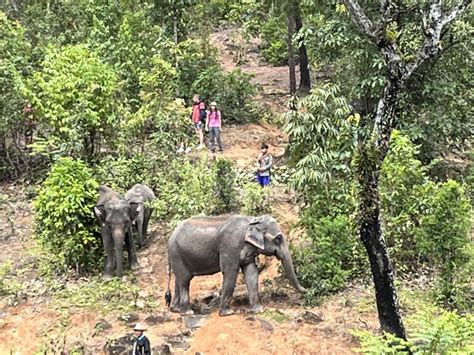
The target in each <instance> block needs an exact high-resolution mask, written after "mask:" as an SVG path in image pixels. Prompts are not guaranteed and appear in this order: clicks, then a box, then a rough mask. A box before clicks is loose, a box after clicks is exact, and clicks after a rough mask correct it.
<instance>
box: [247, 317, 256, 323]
mask: <svg viewBox="0 0 474 355" xmlns="http://www.w3.org/2000/svg"><path fill="white" fill-rule="evenodd" d="M245 320H248V321H249V322H255V321H256V320H257V318H255V317H254V316H250V317H247V318H245Z"/></svg>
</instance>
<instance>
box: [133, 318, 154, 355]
mask: <svg viewBox="0 0 474 355" xmlns="http://www.w3.org/2000/svg"><path fill="white" fill-rule="evenodd" d="M133 330H134V331H135V337H134V339H133V351H132V355H151V347H150V341H149V340H148V338H147V337H146V336H145V335H144V334H143V333H144V332H145V330H146V328H145V327H144V326H142V325H141V324H140V323H137V324H136V325H135V327H133Z"/></svg>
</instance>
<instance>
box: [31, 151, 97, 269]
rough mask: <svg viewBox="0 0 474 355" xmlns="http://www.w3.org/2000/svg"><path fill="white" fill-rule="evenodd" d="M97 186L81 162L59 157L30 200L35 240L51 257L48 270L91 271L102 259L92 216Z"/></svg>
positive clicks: (88, 170)
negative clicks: (33, 215)
mask: <svg viewBox="0 0 474 355" xmlns="http://www.w3.org/2000/svg"><path fill="white" fill-rule="evenodd" d="M98 187H99V184H98V183H97V181H96V180H95V179H94V178H93V176H92V170H91V169H90V168H88V167H87V165H85V164H84V163H83V162H82V161H80V160H74V159H72V158H61V159H59V160H58V161H57V162H56V163H55V164H54V165H53V166H52V169H51V171H50V172H49V173H48V176H47V178H46V180H45V181H44V182H43V184H42V185H41V187H40V188H39V191H38V196H37V197H36V198H35V200H34V207H35V230H36V238H37V239H38V241H39V243H40V244H41V245H42V246H43V247H44V248H45V250H46V251H47V252H48V253H49V254H51V255H54V259H52V260H50V262H51V264H50V267H51V270H53V271H56V272H64V271H66V270H67V269H69V268H70V267H73V268H75V269H76V271H77V272H79V271H80V270H91V269H94V268H96V267H97V265H98V263H99V261H100V260H101V258H102V254H103V252H102V243H101V239H100V236H99V235H98V226H97V223H96V221H95V217H94V214H93V211H92V209H93V206H94V204H95V202H96V201H97V197H98V194H97V190H98Z"/></svg>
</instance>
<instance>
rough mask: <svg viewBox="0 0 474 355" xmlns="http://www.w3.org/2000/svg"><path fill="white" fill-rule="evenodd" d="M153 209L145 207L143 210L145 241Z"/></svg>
mask: <svg viewBox="0 0 474 355" xmlns="http://www.w3.org/2000/svg"><path fill="white" fill-rule="evenodd" d="M152 212H153V209H151V208H147V209H146V211H145V218H144V219H143V242H145V240H146V238H147V234H148V223H149V222H150V218H151V214H152Z"/></svg>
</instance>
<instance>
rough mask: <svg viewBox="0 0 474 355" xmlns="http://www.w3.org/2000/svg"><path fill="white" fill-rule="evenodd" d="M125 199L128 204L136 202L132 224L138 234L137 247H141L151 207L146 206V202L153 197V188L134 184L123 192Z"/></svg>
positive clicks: (151, 211)
mask: <svg viewBox="0 0 474 355" xmlns="http://www.w3.org/2000/svg"><path fill="white" fill-rule="evenodd" d="M125 199H126V200H127V201H128V202H129V203H130V204H137V205H138V209H137V212H138V214H137V217H136V218H135V220H134V221H132V224H133V226H134V229H135V230H136V231H137V234H138V247H139V248H142V247H143V243H144V241H145V238H146V232H147V229H148V222H149V221H150V217H151V214H152V213H153V208H151V207H148V206H146V203H147V202H151V201H153V200H154V199H155V194H154V193H153V190H152V189H150V188H149V187H148V186H146V185H143V184H136V185H134V186H133V187H132V188H131V189H130V190H128V191H127V193H126V194H125Z"/></svg>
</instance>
